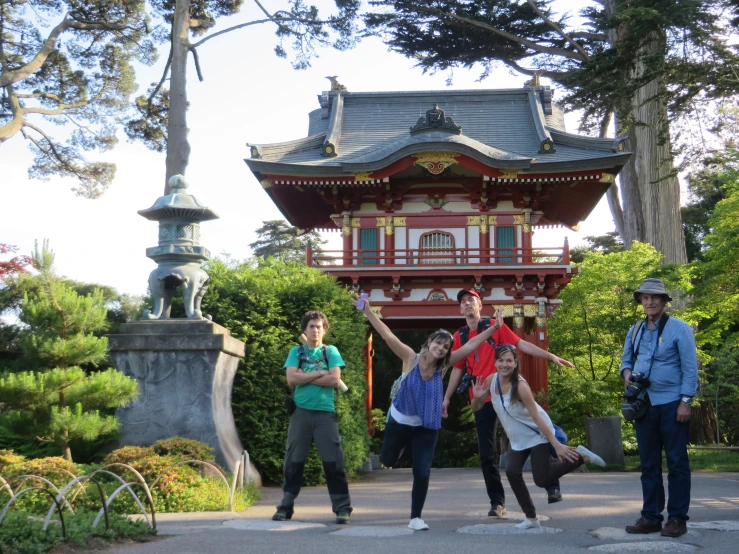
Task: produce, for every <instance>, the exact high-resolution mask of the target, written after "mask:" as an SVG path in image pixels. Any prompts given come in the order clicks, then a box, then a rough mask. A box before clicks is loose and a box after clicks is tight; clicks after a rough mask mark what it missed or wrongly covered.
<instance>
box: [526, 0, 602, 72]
mask: <svg viewBox="0 0 739 554" xmlns="http://www.w3.org/2000/svg"><path fill="white" fill-rule="evenodd" d="M527 2H528V4H529V6H531V9H533V10H534V11H535V12H536V13H537V15H538V16H539V17H541V18H542V19H543V20H544V22H545V23H546V24H547V25H549V26H550V27H551V28H552V29H554V30H555V31H557V33H559V34H560V36H561V37H562V38H563V39H565V40H566V41H567V42H569V43H570V44H571V45H572V47H573V48H574V49H575V50H577V51H578V52H580V55H581V56H582V57H583V60H587V59H588V58H589V57H590V56H588V53H587V52H586V51H585V50H584V49H583V47H582V46H580V43H578V42H577V41H576V40H575V39H573V38H572V37H570V36H569V35H567V33H565V32H564V30H563V29H562V27H560V26H559V25H558V24H557V23H555V22H554V21H552V20H551V19H549V18H548V17H547V16H546V15H544V12H542V11H541V10H540V9H539V6H537V5H536V2H534V0H527Z"/></svg>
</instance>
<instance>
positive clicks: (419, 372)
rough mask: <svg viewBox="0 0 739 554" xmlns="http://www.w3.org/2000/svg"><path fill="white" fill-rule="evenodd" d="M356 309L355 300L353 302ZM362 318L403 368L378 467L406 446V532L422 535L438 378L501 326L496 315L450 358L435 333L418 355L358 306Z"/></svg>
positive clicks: (445, 337)
mask: <svg viewBox="0 0 739 554" xmlns="http://www.w3.org/2000/svg"><path fill="white" fill-rule="evenodd" d="M353 302H354V305H355V306H356V305H357V302H358V298H357V299H354V300H353ZM362 312H363V313H364V315H365V316H366V317H367V319H368V320H369V322H370V324H371V325H372V327H374V328H375V329H376V330H377V332H378V333H380V336H382V338H383V339H385V342H386V343H387V345H388V346H389V347H390V349H391V350H392V351H393V352H394V353H395V355H396V356H398V358H400V359H401V360H402V362H403V375H402V381H401V383H400V389H399V390H398V394H397V395H396V396H395V399H394V400H393V402H392V404H391V406H390V417H389V419H388V422H387V426H386V427H385V440H384V441H383V443H382V452H381V454H380V461H381V462H382V463H383V465H385V466H387V467H392V466H393V465H395V464H396V463H397V462H398V459H399V458H400V455H401V454H402V453H403V450H404V449H405V447H406V446H411V450H412V454H413V455H412V458H413V489H412V492H411V521H410V523H409V524H408V527H409V528H411V529H413V530H414V531H425V530H427V529H428V528H429V526H428V525H426V523H425V522H424V521H423V520H422V519H421V511H422V510H423V505H424V502H425V501H426V494H427V492H428V489H429V476H430V475H431V462H432V460H433V458H434V450H435V449H436V441H437V439H438V436H439V429H440V428H441V411H442V404H443V400H444V386H443V384H442V378H443V377H444V374H445V373H446V370H447V369H448V368H449V367H451V366H452V365H454V364H455V363H457V362H458V361H459V360H463V359H464V358H465V357H467V356H469V355H470V354H472V353H473V352H474V351H475V350H476V349H477V347H478V346H480V345H481V344H482V343H483V342H485V341H486V340H487V339H489V338H490V337H491V336H492V335H493V333H494V332H495V331H496V330H498V328H499V327H500V326H501V323H502V315H501V312H500V311H498V313H497V314H496V321H495V324H494V325H491V326H490V327H489V328H488V329H487V330H486V331H484V332H483V333H480V334H479V335H477V336H476V337H474V338H472V339H470V340H469V342H467V344H465V345H464V346H463V347H462V348H459V349H457V350H455V351H454V352H452V342H453V340H452V334H451V333H450V332H449V331H446V330H444V329H440V330H438V331H435V332H433V333H431V334H430V335H429V337H428V339H426V343H425V344H424V345H423V347H422V348H421V352H419V353H418V354H417V353H416V352H414V351H413V349H412V348H411V347H410V346H408V345H406V344H403V343H402V342H400V340H399V339H398V337H396V336H395V335H394V334H393V332H392V331H391V330H390V329H388V327H387V325H385V324H384V323H383V322H382V321H380V319H378V317H377V316H376V315H375V314H374V312H373V311H372V310H371V309H370V305H369V302H368V301H367V300H364V307H363V308H362Z"/></svg>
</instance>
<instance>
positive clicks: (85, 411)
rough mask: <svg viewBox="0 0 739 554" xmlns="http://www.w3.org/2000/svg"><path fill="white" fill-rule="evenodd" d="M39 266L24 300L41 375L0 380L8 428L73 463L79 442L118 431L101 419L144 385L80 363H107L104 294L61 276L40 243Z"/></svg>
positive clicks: (29, 349)
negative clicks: (83, 291)
mask: <svg viewBox="0 0 739 554" xmlns="http://www.w3.org/2000/svg"><path fill="white" fill-rule="evenodd" d="M33 262H34V266H35V267H36V269H37V270H38V271H39V274H38V275H37V276H35V277H33V279H34V280H36V281H37V285H38V287H37V288H35V291H34V293H33V294H32V295H29V294H28V293H26V294H25V295H24V299H23V304H22V305H21V313H20V319H21V321H22V322H23V323H25V324H26V325H27V328H26V329H24V330H23V331H22V332H21V333H20V337H19V345H20V348H21V350H22V351H23V362H24V365H25V366H26V367H31V368H33V371H23V372H19V373H11V372H6V373H5V374H3V375H1V376H0V403H1V405H2V409H3V412H2V414H1V416H2V417H1V419H0V424H1V425H2V426H4V427H5V428H6V430H10V431H12V432H14V433H17V434H19V435H27V436H30V437H35V438H38V439H40V440H42V441H47V442H53V443H55V444H57V445H59V447H60V449H61V452H62V454H63V455H64V457H65V458H66V459H67V460H71V459H72V452H71V446H70V445H71V442H72V441H73V440H76V439H81V440H84V441H92V440H95V439H97V438H98V437H100V436H102V435H107V434H109V433H111V432H112V431H114V430H116V429H117V427H118V423H117V421H116V419H115V417H114V416H112V415H105V414H101V413H100V410H110V409H113V408H116V407H118V406H124V405H127V404H128V403H130V402H131V401H132V400H133V399H134V398H135V396H136V394H137V390H138V389H137V384H136V381H135V380H133V379H131V378H129V377H126V376H124V375H123V374H122V373H120V372H118V371H116V370H114V369H108V370H105V371H95V372H91V373H90V374H87V373H86V372H85V371H84V370H83V369H82V368H80V367H79V365H82V364H84V365H91V366H94V367H97V366H98V365H100V364H101V363H102V362H104V361H105V359H106V355H107V346H108V341H107V339H106V338H105V337H100V336H96V335H95V333H96V332H97V333H99V332H101V331H103V330H104V329H105V328H106V326H107V320H106V313H107V310H106V309H105V307H104V298H103V294H102V292H101V291H100V290H94V291H93V292H92V293H91V294H89V295H87V296H81V295H79V294H78V293H77V292H75V291H74V290H73V289H72V287H70V286H69V285H68V284H67V283H65V282H64V281H63V280H62V279H60V278H59V277H58V276H57V275H55V274H54V271H53V263H54V253H53V251H51V250H50V249H49V247H48V244H47V243H46V242H45V243H44V245H43V247H42V248H41V249H39V247H38V244H37V245H36V249H35V252H34V255H33Z"/></svg>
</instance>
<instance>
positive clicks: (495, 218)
mask: <svg viewBox="0 0 739 554" xmlns="http://www.w3.org/2000/svg"><path fill="white" fill-rule="evenodd" d="M488 223H489V224H490V225H497V224H498V216H497V215H489V216H488Z"/></svg>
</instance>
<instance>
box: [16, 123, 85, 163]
mask: <svg viewBox="0 0 739 554" xmlns="http://www.w3.org/2000/svg"><path fill="white" fill-rule="evenodd" d="M23 127H24V128H25V127H28V128H29V129H33V130H34V131H36V132H37V133H38V134H39V135H41V136H42V137H44V140H45V141H46V143H47V144H48V148H44V147H43V146H42V145H41V144H39V142H38V141H37V140H36V139H35V138H33V137H32V136H31V135H29V134H28V133H26V132H25V131H24V130H22V129H21V133H23V137H24V138H26V139H28V140H30V141H31V142H32V143H33V144H35V145H36V148H38V149H39V150H41V152H43V153H44V154H45V155H47V156H49V155H51V156H53V157H54V158H55V159H56V160H57V161H58V162H59V163H60V164H61V165H63V166H64V167H66V168H67V169H68V170H69V171H70V172H71V173H74V174H76V175H79V172H78V171H77V170H76V168H75V167H73V166H71V165H70V164H69V162H68V161H67V160H65V159H64V156H62V155H61V154H60V153H59V151H58V150H57V149H56V146H55V145H54V141H53V140H52V139H51V137H50V136H49V135H47V134H46V133H44V132H43V131H42V130H41V129H40V128H38V127H36V126H35V125H33V124H32V123H28V122H27V121H25V122H24V123H23Z"/></svg>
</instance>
